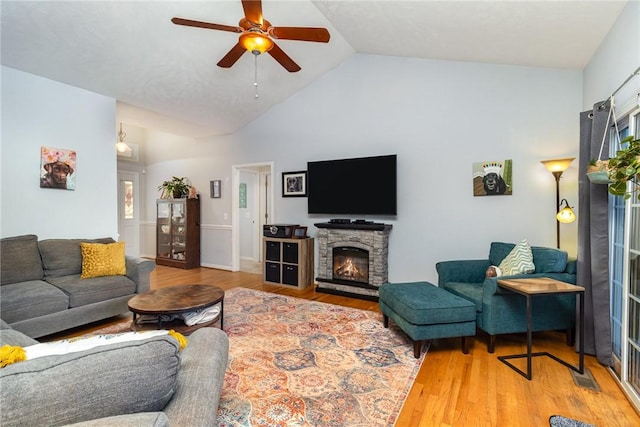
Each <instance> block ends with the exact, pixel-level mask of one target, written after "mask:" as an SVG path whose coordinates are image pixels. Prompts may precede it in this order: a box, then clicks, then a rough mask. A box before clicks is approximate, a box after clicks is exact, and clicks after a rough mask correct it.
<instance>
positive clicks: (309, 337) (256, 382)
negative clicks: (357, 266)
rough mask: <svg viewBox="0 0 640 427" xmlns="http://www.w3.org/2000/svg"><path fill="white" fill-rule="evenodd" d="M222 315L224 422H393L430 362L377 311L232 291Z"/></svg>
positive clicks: (221, 419)
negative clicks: (226, 349) (225, 347)
mask: <svg viewBox="0 0 640 427" xmlns="http://www.w3.org/2000/svg"><path fill="white" fill-rule="evenodd" d="M224 314H225V316H224V326H225V331H226V332H227V334H228V335H229V339H230V343H231V350H230V355H229V367H228V369H227V374H226V377H225V386H224V390H223V392H222V399H221V402H220V409H219V414H218V420H219V425H220V426H254V427H257V426H341V427H342V426H358V427H364V426H367V427H369V426H392V425H393V424H394V422H395V420H396V418H397V416H398V413H399V412H400V410H401V408H402V405H403V403H404V400H405V398H406V396H407V394H408V392H409V389H410V388H411V385H412V384H413V380H414V378H415V375H416V374H417V372H418V370H419V369H420V365H421V363H422V361H423V360H424V354H423V356H422V357H421V358H420V359H415V358H414V357H413V346H412V344H411V343H410V341H409V339H408V338H407V337H406V335H404V334H403V333H402V332H401V331H400V330H399V329H396V328H395V327H390V328H389V329H385V328H384V327H383V326H382V315H381V314H379V313H374V312H370V311H364V310H357V309H352V308H347V307H341V306H336V305H330V304H325V303H319V302H314V301H309V300H304V299H299V298H292V297H286V296H282V295H276V294H271V293H266V292H260V291H254V290H250V289H244V288H234V289H231V290H229V291H227V292H226V294H225V311H224Z"/></svg>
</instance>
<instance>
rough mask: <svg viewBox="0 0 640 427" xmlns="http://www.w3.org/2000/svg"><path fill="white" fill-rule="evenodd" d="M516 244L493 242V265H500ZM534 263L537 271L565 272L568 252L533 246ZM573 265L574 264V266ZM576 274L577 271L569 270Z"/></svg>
mask: <svg viewBox="0 0 640 427" xmlns="http://www.w3.org/2000/svg"><path fill="white" fill-rule="evenodd" d="M514 246H515V244H513V243H503V242H492V243H491V248H490V250H489V262H490V263H491V264H492V265H500V262H501V261H502V260H503V259H504V258H505V257H506V256H507V255H508V254H509V252H511V250H512V249H513V248H514ZM531 253H532V254H533V263H534V265H535V266H536V267H535V272H536V273H563V272H564V271H565V269H566V268H567V260H568V254H567V252H565V251H563V250H560V249H555V248H546V247H542V246H532V247H531ZM572 267H573V266H572ZM567 272H568V273H572V274H575V271H567Z"/></svg>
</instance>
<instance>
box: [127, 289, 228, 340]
mask: <svg viewBox="0 0 640 427" xmlns="http://www.w3.org/2000/svg"><path fill="white" fill-rule="evenodd" d="M218 303H220V314H219V315H218V316H216V318H214V319H213V320H211V321H209V322H205V323H199V324H195V325H192V326H188V325H186V324H185V323H184V321H183V320H182V319H181V318H178V319H174V320H171V321H169V322H163V321H162V316H171V315H179V314H184V313H189V312H192V311H197V310H202V309H205V308H207V307H211V306H213V305H215V304H218ZM128 305H129V310H131V312H133V322H131V330H132V331H141V330H148V329H174V330H176V331H177V332H180V333H181V334H184V335H189V334H190V333H192V332H193V331H195V330H196V329H200V328H203V327H205V326H211V325H213V324H214V323H215V322H217V321H218V320H220V329H222V326H223V324H222V322H223V315H224V291H223V290H222V289H220V288H218V287H217V286H210V285H177V286H169V287H166V288H160V289H154V290H152V291H149V292H146V293H144V294H140V295H136V296H134V297H133V298H131V299H130V300H129V303H128ZM149 316H153V317H155V321H152V322H148V319H149Z"/></svg>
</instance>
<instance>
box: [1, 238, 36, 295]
mask: <svg viewBox="0 0 640 427" xmlns="http://www.w3.org/2000/svg"><path fill="white" fill-rule="evenodd" d="M0 271H2V274H1V275H0V285H6V284H8V283H18V282H26V281H29V280H41V279H42V278H43V277H44V273H43V271H42V261H41V259H40V251H39V250H38V236H36V235H34V234H29V235H25V236H16V237H7V238H5V239H2V240H0Z"/></svg>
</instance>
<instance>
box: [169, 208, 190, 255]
mask: <svg viewBox="0 0 640 427" xmlns="http://www.w3.org/2000/svg"><path fill="white" fill-rule="evenodd" d="M171 221H172V230H171V232H172V233H171V234H172V238H171V245H172V249H173V250H172V252H171V258H172V259H176V260H179V261H184V260H185V259H186V258H187V255H186V228H187V222H186V209H185V204H184V203H183V202H174V203H172V204H171Z"/></svg>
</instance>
